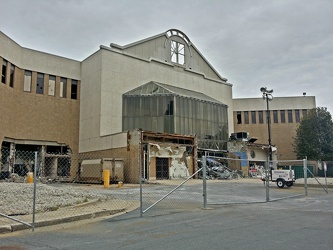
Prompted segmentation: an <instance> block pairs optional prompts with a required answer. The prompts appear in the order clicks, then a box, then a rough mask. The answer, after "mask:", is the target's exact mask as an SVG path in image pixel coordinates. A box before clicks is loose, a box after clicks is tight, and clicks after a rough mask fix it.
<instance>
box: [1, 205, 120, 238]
mask: <svg viewBox="0 0 333 250" xmlns="http://www.w3.org/2000/svg"><path fill="white" fill-rule="evenodd" d="M124 211H126V209H125V208H123V209H117V210H102V211H97V212H92V213H85V214H80V215H74V216H68V217H63V218H55V219H51V220H42V221H37V222H35V225H34V228H37V227H45V226H52V225H57V224H63V223H69V222H73V221H79V220H87V219H94V218H98V217H103V216H110V215H114V214H117V213H122V212H124ZM31 228H32V227H29V226H27V225H24V224H20V223H17V224H12V225H6V226H0V234H5V233H11V232H16V231H19V230H25V229H31Z"/></svg>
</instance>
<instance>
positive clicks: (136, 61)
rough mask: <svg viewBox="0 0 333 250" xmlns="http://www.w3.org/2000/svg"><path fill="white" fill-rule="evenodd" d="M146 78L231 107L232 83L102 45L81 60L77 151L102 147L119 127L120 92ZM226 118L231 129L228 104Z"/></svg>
mask: <svg viewBox="0 0 333 250" xmlns="http://www.w3.org/2000/svg"><path fill="white" fill-rule="evenodd" d="M192 60H193V59H192ZM87 72H91V73H87ZM91 74H95V75H96V77H91ZM99 77H100V81H99ZM92 79H93V81H92ZM150 81H156V82H161V83H165V84H169V85H173V86H177V87H181V88H186V89H190V90H193V91H197V92H202V93H204V94H206V95H208V96H211V97H212V98H214V99H216V100H218V101H221V102H222V103H225V104H227V105H229V106H230V107H232V86H231V85H230V84H228V83H225V82H222V81H216V80H210V79H207V78H205V77H204V76H203V75H201V74H197V73H193V72H191V71H188V70H184V69H183V68H179V67H176V66H173V65H172V64H170V63H164V62H158V61H156V60H153V61H149V60H142V59H140V58H135V57H133V56H128V55H124V54H121V53H119V52H118V51H117V50H113V49H111V48H106V47H102V48H101V50H100V51H98V52H97V53H95V54H94V55H92V56H91V57H89V58H88V59H86V60H85V61H83V62H82V89H81V91H82V95H81V102H82V109H81V128H80V151H81V152H83V151H94V150H101V149H106V148H104V145H105V144H104V143H101V140H103V139H102V137H103V138H105V137H107V136H108V135H111V134H114V133H118V132H121V131H122V94H123V93H125V92H127V91H130V90H132V89H134V88H136V87H138V86H140V85H143V84H145V83H147V82H150ZM98 93H100V96H99V94H98ZM89 95H91V97H89V98H87V96H89ZM93 95H94V96H93ZM99 97H100V102H98V98H99ZM96 118H98V119H99V121H96ZM228 122H229V129H230V130H231V131H232V128H233V119H232V110H231V108H229V121H228Z"/></svg>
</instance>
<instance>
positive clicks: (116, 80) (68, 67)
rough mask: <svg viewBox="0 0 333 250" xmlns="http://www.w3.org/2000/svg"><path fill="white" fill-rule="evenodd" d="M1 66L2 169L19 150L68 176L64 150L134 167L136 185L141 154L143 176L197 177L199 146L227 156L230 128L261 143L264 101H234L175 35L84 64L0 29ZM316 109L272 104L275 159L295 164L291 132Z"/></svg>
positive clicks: (104, 53) (73, 166)
mask: <svg viewBox="0 0 333 250" xmlns="http://www.w3.org/2000/svg"><path fill="white" fill-rule="evenodd" d="M0 64H1V67H0V73H1V83H0V117H1V122H0V143H1V149H2V156H1V162H2V164H3V165H6V164H7V165H8V164H9V165H10V164H12V163H13V162H12V160H15V159H16V160H17V157H18V156H17V155H15V152H16V151H20V150H23V151H29V152H31V151H39V152H40V153H41V155H42V157H43V159H46V158H47V159H49V161H47V162H49V164H50V165H51V166H52V167H51V169H53V170H54V168H58V171H56V172H58V173H59V168H60V165H61V164H59V161H61V162H63V161H65V162H66V161H67V163H66V164H65V165H66V166H68V165H70V174H71V175H72V176H74V175H75V173H76V172H77V170H78V166H79V162H77V161H73V159H69V157H68V158H67V156H68V153H72V154H77V153H80V154H84V153H85V154H86V153H89V152H94V153H96V152H103V153H107V152H113V154H114V155H117V156H119V157H122V158H126V159H128V161H127V162H126V163H125V168H127V169H131V168H133V167H134V166H135V167H136V170H134V169H131V172H132V173H133V175H132V176H131V178H130V181H135V178H137V176H138V174H137V170H138V168H137V164H138V158H139V156H140V154H138V152H139V150H141V151H142V150H144V149H145V150H146V154H147V155H148V156H147V159H146V160H145V164H146V166H145V168H144V169H145V174H146V175H147V176H145V177H146V178H160V177H162V178H171V177H172V176H179V175H181V173H180V172H179V171H178V172H177V171H176V169H178V170H179V169H182V171H181V172H187V173H192V172H193V171H194V166H195V165H196V164H195V153H194V152H195V150H193V148H194V147H196V145H198V147H200V148H213V149H227V142H228V140H229V135H230V133H232V132H234V131H235V132H239V131H241V132H243V131H245V132H249V133H250V136H251V137H257V138H258V143H263V144H266V145H267V133H266V132H267V123H266V119H265V109H266V106H265V105H266V103H265V101H264V100H262V99H259V98H249V99H234V100H233V99H232V85H231V84H230V83H228V81H227V79H225V78H224V77H222V76H220V74H219V73H218V72H217V71H216V70H215V69H214V68H213V67H212V65H211V64H210V63H209V62H208V61H207V59H206V58H205V57H204V56H203V55H202V54H201V53H200V51H199V50H198V49H197V48H196V47H195V46H194V44H193V43H192V42H191V41H190V39H189V38H188V37H187V36H186V35H185V34H184V33H183V32H181V31H179V30H175V29H172V30H168V31H166V32H163V33H161V34H158V35H155V36H152V37H149V38H146V39H144V40H141V41H137V42H134V43H131V44H128V45H125V46H120V45H117V44H111V45H110V46H103V45H102V46H100V48H99V49H98V50H97V51H96V52H95V53H93V54H92V55H90V56H89V57H87V58H86V59H84V60H83V61H77V60H72V59H69V58H64V57H60V56H57V55H52V54H48V53H45V52H40V51H36V50H32V49H28V48H24V47H22V46H20V45H19V44H17V43H16V42H15V41H13V40H12V39H10V38H9V37H7V36H6V35H5V34H3V33H1V32H0ZM314 107H315V98H314V97H307V96H304V97H280V98H274V99H273V100H272V101H270V109H271V130H272V144H274V145H276V146H277V147H278V155H277V157H278V158H280V159H289V158H295V155H294V153H293V150H292V138H293V137H294V136H295V129H296V126H297V124H298V122H299V121H300V119H301V118H302V116H304V114H305V113H306V112H307V110H309V109H311V108H314ZM145 131H146V132H145ZM154 133H155V134H154ZM143 144H145V145H147V147H143ZM5 149H6V150H5ZM141 151H140V152H141ZM59 155H60V156H59ZM184 159H186V160H184ZM45 162H46V161H45ZM159 164H161V166H160V165H159ZM162 165H163V166H162ZM165 166H168V167H165ZM189 166H191V167H190V168H191V169H189ZM45 167H47V166H45ZM186 168H187V170H186ZM161 169H162V170H161ZM165 169H166V170H165ZM53 170H52V171H53ZM183 170H184V171H183ZM60 172H62V173H63V174H65V175H66V174H69V171H68V172H66V171H64V170H61V171H60Z"/></svg>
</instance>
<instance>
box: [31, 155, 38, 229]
mask: <svg viewBox="0 0 333 250" xmlns="http://www.w3.org/2000/svg"><path fill="white" fill-rule="evenodd" d="M37 165H38V152H37V151H36V152H35V165H34V197H33V204H32V231H35V215H36V187H37V184H36V179H37V178H36V177H37V174H36V173H37Z"/></svg>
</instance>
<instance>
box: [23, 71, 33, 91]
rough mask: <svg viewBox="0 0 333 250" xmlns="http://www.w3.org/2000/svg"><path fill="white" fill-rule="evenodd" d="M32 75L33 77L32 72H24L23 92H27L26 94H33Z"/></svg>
mask: <svg viewBox="0 0 333 250" xmlns="http://www.w3.org/2000/svg"><path fill="white" fill-rule="evenodd" d="M31 75H32V72H31V71H29V70H25V71H24V86H23V91H25V92H31Z"/></svg>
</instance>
